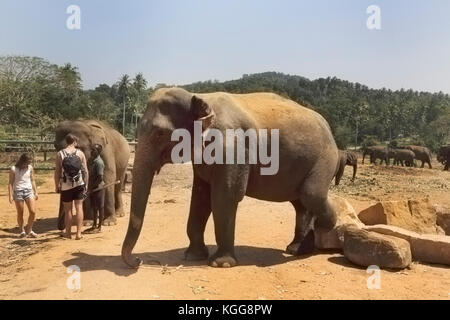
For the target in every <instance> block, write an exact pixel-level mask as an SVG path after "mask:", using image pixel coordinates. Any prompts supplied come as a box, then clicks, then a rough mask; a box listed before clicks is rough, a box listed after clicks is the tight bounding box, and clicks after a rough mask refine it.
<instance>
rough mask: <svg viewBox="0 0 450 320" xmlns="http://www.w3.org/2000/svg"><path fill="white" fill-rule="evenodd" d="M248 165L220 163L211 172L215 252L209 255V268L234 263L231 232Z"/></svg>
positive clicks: (247, 172) (244, 185) (233, 228)
mask: <svg viewBox="0 0 450 320" xmlns="http://www.w3.org/2000/svg"><path fill="white" fill-rule="evenodd" d="M249 173H250V167H249V165H223V166H221V167H220V168H219V169H218V172H214V181H213V182H212V184H211V201H212V212H213V218H214V231H215V235H216V242H217V251H216V252H215V253H214V254H213V255H212V256H211V257H210V258H209V264H210V266H212V267H221V268H229V267H233V266H235V265H236V264H237V260H236V257H235V254H234V232H235V226H236V211H237V207H238V203H239V202H240V201H241V200H242V199H243V198H244V195H245V193H246V190H247V183H248V177H249Z"/></svg>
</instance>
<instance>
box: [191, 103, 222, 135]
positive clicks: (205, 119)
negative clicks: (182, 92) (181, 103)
mask: <svg viewBox="0 0 450 320" xmlns="http://www.w3.org/2000/svg"><path fill="white" fill-rule="evenodd" d="M191 111H192V115H193V117H194V121H201V122H202V128H203V131H205V130H206V129H208V128H209V127H210V126H211V125H212V123H213V121H214V119H215V117H216V115H215V113H214V110H213V109H212V108H211V107H210V106H209V105H208V104H207V103H206V102H205V101H204V100H202V99H201V98H199V97H197V96H195V95H194V96H192V99H191Z"/></svg>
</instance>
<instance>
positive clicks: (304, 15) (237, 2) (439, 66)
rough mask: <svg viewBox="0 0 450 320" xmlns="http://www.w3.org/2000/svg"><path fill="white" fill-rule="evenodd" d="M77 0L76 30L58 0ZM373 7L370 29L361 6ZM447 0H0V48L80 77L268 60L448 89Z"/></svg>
mask: <svg viewBox="0 0 450 320" xmlns="http://www.w3.org/2000/svg"><path fill="white" fill-rule="evenodd" d="M71 4H76V5H78V6H79V7H80V8H81V30H69V29H67V28H66V20H67V18H68V17H69V15H68V14H67V13H66V9H67V7H68V6H69V5H71ZM371 4H375V5H378V6H379V7H380V9H381V30H369V29H368V28H367V27H366V20H367V17H368V14H366V8H367V7H368V6H369V5H371ZM449 17H450V1H449V0H431V1H430V0H428V1H425V0H372V1H366V0H359V1H358V0H340V1H338V0H329V1H325V0H316V1H300V0H296V1H289V0H277V1H275V0H271V1H266V0H220V1H219V0H217V1H216V0H161V1H156V0H155V1H152V0H128V1H116V0H115V1H111V0H70V1H66V0H40V1H37V0H28V1H26V0H0V55H4V54H20V55H31V56H40V57H43V58H45V59H47V60H49V61H50V62H53V63H57V64H63V63H65V62H70V63H72V64H73V65H76V66H78V67H79V70H80V72H81V75H82V78H83V83H84V86H85V88H92V87H95V86H96V85H98V84H99V83H108V84H112V83H113V82H115V81H116V80H117V79H118V78H119V77H120V75H122V74H124V73H128V74H130V75H131V76H134V74H135V73H137V72H142V73H143V74H144V76H145V77H146V78H147V79H148V80H149V81H150V85H155V84H156V83H169V84H185V83H189V82H193V81H199V80H208V79H218V80H229V79H235V78H239V77H240V76H241V75H242V74H244V73H255V72H263V71H280V72H285V73H290V74H298V75H302V76H305V77H308V78H310V79H316V78H318V77H327V76H337V77H339V78H342V79H345V80H349V81H358V82H360V83H363V84H366V85H368V86H370V87H374V88H381V87H387V88H391V89H399V88H402V87H403V88H413V89H417V90H426V91H440V90H442V91H444V92H446V93H450V18H449Z"/></svg>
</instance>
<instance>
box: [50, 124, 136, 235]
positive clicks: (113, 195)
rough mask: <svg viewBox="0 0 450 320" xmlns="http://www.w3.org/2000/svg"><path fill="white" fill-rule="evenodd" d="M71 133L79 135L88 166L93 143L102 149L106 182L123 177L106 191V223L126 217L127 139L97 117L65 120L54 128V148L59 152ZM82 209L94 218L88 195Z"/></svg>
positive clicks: (61, 218) (60, 226)
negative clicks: (97, 119)
mask: <svg viewBox="0 0 450 320" xmlns="http://www.w3.org/2000/svg"><path fill="white" fill-rule="evenodd" d="M68 133H72V134H74V135H75V136H76V137H77V138H78V147H79V148H80V149H81V150H82V151H83V152H84V154H85V155H86V159H87V161H88V166H89V164H90V163H91V160H92V159H91V149H92V146H93V145H94V144H100V145H101V146H102V148H103V151H102V153H101V157H102V159H103V161H104V163H105V172H104V182H105V184H110V183H114V182H115V181H117V180H120V183H119V184H116V185H114V184H113V185H111V186H109V187H107V188H106V190H105V218H106V219H105V221H104V225H112V224H115V222H116V217H117V216H119V217H122V216H124V209H123V203H122V185H123V182H124V177H125V171H126V169H127V166H128V159H129V158H130V148H129V146H128V142H127V140H126V139H125V138H124V137H123V136H122V135H121V134H120V133H119V132H117V131H116V130H114V129H113V128H111V127H110V126H108V125H107V124H105V123H103V122H99V121H96V120H77V121H63V122H61V123H59V125H58V127H57V128H56V130H55V148H56V150H57V151H59V150H61V149H63V148H64V147H65V145H66V143H65V140H64V138H65V136H66V135H67V134H68ZM83 209H84V212H85V218H90V217H92V216H91V208H90V203H89V198H87V199H86V200H85V201H84V203H83ZM64 227H65V221H64V212H63V210H62V205H60V211H59V217H58V229H60V230H63V229H64Z"/></svg>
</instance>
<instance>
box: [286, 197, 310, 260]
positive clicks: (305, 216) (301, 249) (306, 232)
mask: <svg viewBox="0 0 450 320" xmlns="http://www.w3.org/2000/svg"><path fill="white" fill-rule="evenodd" d="M291 203H292V205H293V206H294V208H295V234H294V239H293V240H292V242H291V243H290V244H289V245H288V246H287V248H286V252H287V253H289V254H292V255H302V254H307V253H311V252H313V251H314V230H313V216H312V214H311V213H309V212H308V210H306V208H305V207H304V206H303V205H302V203H301V202H300V200H294V201H291Z"/></svg>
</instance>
